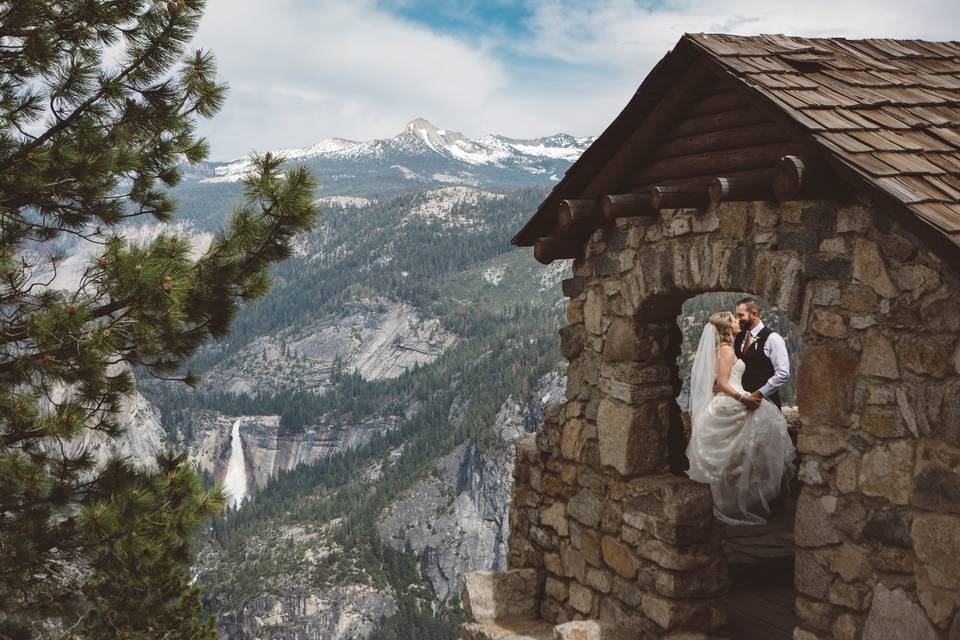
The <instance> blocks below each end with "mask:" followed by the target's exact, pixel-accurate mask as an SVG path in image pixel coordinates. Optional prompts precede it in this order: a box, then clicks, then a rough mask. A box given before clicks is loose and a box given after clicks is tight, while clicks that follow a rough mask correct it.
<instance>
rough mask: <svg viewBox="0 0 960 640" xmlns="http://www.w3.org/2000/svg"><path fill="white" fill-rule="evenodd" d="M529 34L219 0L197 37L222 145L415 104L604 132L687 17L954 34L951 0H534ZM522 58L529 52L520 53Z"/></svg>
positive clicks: (706, 21)
mask: <svg viewBox="0 0 960 640" xmlns="http://www.w3.org/2000/svg"><path fill="white" fill-rule="evenodd" d="M530 9H531V11H532V16H531V18H530V21H529V24H528V25H526V26H527V27H528V28H529V29H530V32H531V33H530V36H529V37H527V38H521V39H517V38H516V37H515V36H513V38H512V39H511V38H508V37H507V36H505V35H504V34H503V33H502V32H490V33H487V34H477V35H476V36H471V37H470V38H463V39H458V38H456V37H454V36H451V35H444V34H439V33H435V32H432V31H430V30H429V29H427V28H426V27H425V26H422V25H418V24H415V23H413V22H410V21H406V20H403V19H401V18H398V17H396V16H394V15H392V14H390V13H389V12H388V11H387V10H386V9H384V8H383V7H382V5H376V4H375V3H374V0H360V1H358V2H350V3H347V2H338V1H337V0H315V1H309V2H308V1H305V0H273V1H272V2H263V1H262V0H210V2H209V4H208V8H207V14H206V15H205V16H204V18H203V22H202V24H201V28H200V32H199V33H198V35H197V38H196V40H195V43H196V45H197V46H200V47H203V48H210V49H212V50H213V51H214V52H215V53H216V55H217V59H218V61H219V65H220V74H219V77H220V78H221V79H223V80H226V81H227V82H228V83H229V84H230V86H231V91H230V95H229V97H228V100H227V103H226V106H225V107H224V109H223V111H222V112H221V113H220V114H218V116H216V118H215V119H214V120H213V121H211V122H205V123H203V124H202V125H201V128H200V131H201V133H203V134H204V135H207V136H208V137H209V138H210V139H211V142H212V146H213V150H212V156H213V157H214V158H216V159H231V158H235V157H238V156H241V155H243V154H245V153H247V152H249V151H251V150H253V149H258V150H263V149H268V148H280V147H293V146H305V145H308V144H311V143H313V142H316V141H317V140H319V139H321V138H324V137H334V136H340V137H346V138H353V139H369V138H373V137H387V136H391V135H393V134H395V133H396V132H398V131H399V130H400V128H401V127H402V126H403V125H404V123H405V122H406V121H407V120H408V119H410V118H413V117H417V116H423V117H426V118H429V119H431V120H432V121H433V122H434V123H435V124H437V125H438V126H441V127H446V128H450V129H454V130H460V131H462V132H464V133H465V134H467V135H473V136H476V135H482V134H485V133H502V134H505V135H511V136H517V137H521V136H523V137H526V136H536V135H545V134H549V133H556V132H559V131H564V132H567V133H572V134H575V135H591V134H597V133H599V132H600V131H601V130H602V129H603V128H604V127H605V126H606V125H607V124H608V123H609V122H610V121H611V120H612V119H613V117H615V116H616V114H617V113H618V112H619V110H620V109H621V108H622V107H623V106H624V105H625V104H626V102H627V100H628V99H629V97H630V95H631V94H632V93H633V91H634V90H635V89H636V87H637V86H638V85H639V83H640V82H641V81H642V79H643V77H644V76H645V75H646V74H647V72H648V71H649V70H650V68H651V67H652V66H653V64H655V63H656V61H657V60H659V59H660V58H661V57H662V56H663V55H664V54H665V53H666V52H667V51H668V50H669V49H670V48H671V47H672V46H673V45H674V44H675V43H676V42H677V40H678V39H679V38H680V36H681V35H682V34H683V33H684V32H727V33H738V34H744V35H749V34H756V33H787V34H794V35H808V36H847V37H854V38H856V37H920V38H928V39H949V38H951V37H955V33H954V32H953V29H954V28H955V25H956V24H957V23H958V20H960V3H955V2H952V1H947V0H916V1H914V2H912V3H911V4H909V5H905V3H903V2H902V0H897V1H893V0H875V1H874V2H871V3H869V5H866V4H865V3H863V2H862V1H852V0H805V1H804V2H796V1H795V0H794V1H791V2H774V1H771V0H724V1H723V2H721V1H720V0H703V1H700V2H694V1H692V0H686V1H684V0H667V1H666V2H645V3H638V2H636V1H634V0H594V1H593V2H585V1H583V0H579V1H578V0H532V1H531V5H530ZM514 60H525V62H524V63H522V64H519V63H514V62H513V61H514Z"/></svg>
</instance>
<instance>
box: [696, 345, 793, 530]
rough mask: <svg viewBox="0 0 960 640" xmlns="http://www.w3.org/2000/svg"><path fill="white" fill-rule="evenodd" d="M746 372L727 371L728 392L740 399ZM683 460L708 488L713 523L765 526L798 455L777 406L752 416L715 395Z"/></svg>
mask: <svg viewBox="0 0 960 640" xmlns="http://www.w3.org/2000/svg"><path fill="white" fill-rule="evenodd" d="M745 369H746V364H745V363H744V361H743V360H737V361H736V362H735V363H734V365H733V367H732V369H731V370H730V378H729V383H730V386H732V387H733V388H734V389H735V390H736V391H738V392H740V393H746V392H745V391H744V390H743V385H742V380H743V372H744V370H745ZM687 458H688V459H689V461H690V470H689V471H688V475H689V476H690V478H691V479H693V480H696V481H698V482H704V483H708V484H710V488H711V490H712V492H713V504H714V513H715V515H716V517H717V519H719V520H721V521H722V522H726V523H728V524H735V525H753V524H763V523H765V522H766V518H767V517H768V516H769V515H770V504H771V502H772V501H773V500H774V499H775V498H776V497H777V495H778V494H779V493H780V488H781V483H782V481H783V479H784V477H785V476H788V475H789V474H792V473H793V472H794V460H795V459H796V450H795V449H794V446H793V442H792V441H791V440H790V435H789V434H788V433H787V423H786V421H785V420H784V419H783V414H781V413H780V410H779V409H778V408H777V406H776V405H775V404H773V403H772V402H769V401H767V400H764V401H763V402H762V403H760V407H759V408H757V409H755V410H753V411H751V410H749V409H747V408H746V407H745V406H744V405H743V404H741V403H740V402H739V401H738V400H737V399H735V398H731V397H730V396H728V395H726V394H723V393H719V394H716V395H715V396H713V398H712V399H711V400H710V403H709V405H707V408H706V411H703V412H702V413H701V414H700V415H699V416H697V417H695V418H694V419H693V420H692V425H691V436H690V443H689V444H688V446H687Z"/></svg>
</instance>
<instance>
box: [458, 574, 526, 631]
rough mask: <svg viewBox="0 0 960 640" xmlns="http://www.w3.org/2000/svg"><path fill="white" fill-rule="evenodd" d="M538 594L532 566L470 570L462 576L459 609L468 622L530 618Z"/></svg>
mask: <svg viewBox="0 0 960 640" xmlns="http://www.w3.org/2000/svg"><path fill="white" fill-rule="evenodd" d="M539 595H540V583H539V578H538V575H537V570H536V569H512V570H510V571H473V572H470V573H468V574H466V576H464V590H463V611H464V615H465V616H466V619H467V620H468V621H469V622H480V623H490V622H496V621H498V620H511V619H531V618H535V617H536V616H537V605H538V600H539Z"/></svg>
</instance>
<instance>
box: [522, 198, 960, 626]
mask: <svg viewBox="0 0 960 640" xmlns="http://www.w3.org/2000/svg"><path fill="white" fill-rule="evenodd" d="M957 265H958V261H956V260H954V262H951V263H948V262H946V261H945V260H944V259H942V258H938V257H937V256H936V255H934V254H933V253H931V252H930V251H928V250H926V249H925V248H924V247H923V244H922V243H921V242H920V241H919V240H918V239H917V238H916V237H915V236H913V235H912V234H911V233H910V232H909V231H908V230H906V229H904V228H902V227H900V226H899V225H898V223H896V222H892V221H891V220H890V219H889V216H888V215H886V214H884V213H882V212H880V211H877V210H875V209H873V208H872V207H870V206H867V205H861V204H854V205H845V206H839V205H835V204H833V203H828V202H806V203H796V202H795V203H787V204H784V205H772V204H764V203H729V204H723V205H721V206H720V207H719V208H717V209H715V210H712V211H708V212H697V211H690V210H676V211H663V212H661V216H660V217H659V219H658V220H657V221H656V223H654V224H645V225H642V224H639V223H637V222H634V221H632V220H620V221H619V222H618V224H617V226H616V228H613V229H606V230H600V231H597V232H596V233H595V234H594V235H593V236H592V237H591V239H590V241H589V243H588V245H587V253H586V257H585V259H583V260H580V261H577V262H576V263H575V264H574V277H573V278H572V279H570V280H567V281H566V282H565V283H564V292H565V294H566V295H567V296H568V297H569V298H570V303H569V307H568V310H567V318H568V321H569V324H568V325H567V326H566V327H564V328H563V329H562V330H561V331H560V337H561V344H562V350H563V353H564V356H565V357H566V358H567V359H568V360H569V362H570V366H569V370H568V383H567V389H566V398H567V399H566V401H565V402H564V403H562V404H561V405H558V406H553V407H551V408H550V410H549V411H547V414H546V416H545V418H544V423H543V426H542V427H541V429H540V431H539V432H538V433H537V434H535V435H534V436H530V437H528V438H527V439H525V440H523V441H521V443H520V444H519V445H518V457H517V465H516V468H515V475H514V478H515V485H514V494H513V503H512V507H511V513H510V522H511V537H510V555H509V562H510V566H511V568H514V569H520V568H536V569H538V570H539V573H540V577H541V581H542V583H541V593H542V596H541V598H540V606H539V611H540V617H541V618H542V619H543V620H545V621H547V622H550V623H561V622H564V621H567V620H576V619H600V620H605V621H618V622H620V623H621V624H628V625H632V626H631V628H634V629H637V630H638V631H639V632H640V633H639V635H642V636H643V637H664V636H666V635H669V633H671V632H674V631H682V630H704V631H708V630H711V629H716V628H717V627H719V626H720V625H721V624H722V623H723V620H724V612H723V609H722V607H721V606H719V604H718V599H717V598H718V596H720V595H721V594H722V593H723V592H724V590H725V588H726V586H727V576H726V568H725V561H724V558H723V555H722V551H721V548H720V541H719V536H720V533H719V530H718V528H715V527H714V525H713V520H712V514H711V497H710V491H709V488H708V487H707V486H705V485H699V484H696V483H694V482H692V481H689V480H686V479H683V478H681V477H679V476H677V475H675V474H672V473H670V461H671V459H673V460H674V461H676V454H677V452H678V451H681V450H682V443H680V442H678V441H677V436H676V434H677V433H679V432H680V429H681V427H680V415H679V409H678V407H677V405H676V403H675V401H674V397H675V396H676V394H677V392H678V391H679V388H680V381H679V379H678V374H677V368H676V358H677V355H678V354H679V351H680V340H681V335H680V331H679V329H678V328H677V325H676V317H677V314H678V313H679V311H680V306H681V304H682V303H683V301H684V300H685V299H687V298H689V297H691V296H694V295H697V294H700V293H703V292H707V291H752V292H754V293H756V294H757V295H760V296H762V297H763V298H765V299H766V300H768V301H769V302H770V303H771V304H773V305H776V306H778V307H780V308H781V309H784V310H785V311H787V312H788V313H789V315H790V317H791V318H792V319H793V320H794V321H795V322H796V323H797V324H798V325H799V326H800V328H801V330H802V332H803V338H804V342H805V344H806V353H805V356H804V359H803V362H802V363H801V367H800V373H799V381H798V382H799V398H798V404H799V410H800V415H801V421H802V426H801V429H800V435H799V449H800V454H801V458H802V460H803V463H802V466H801V469H800V476H801V480H802V482H803V488H802V491H801V495H800V498H799V502H798V508H797V524H796V532H795V536H796V543H797V545H798V551H797V558H796V578H795V580H796V589H797V603H796V604H797V611H798V614H799V617H800V627H799V628H798V629H797V631H796V632H795V635H794V638H795V639H796V640H815V639H818V638H838V639H846V638H850V639H855V638H863V639H877V638H940V639H944V638H949V639H950V640H957V639H958V638H960V614H958V612H957V610H958V603H960V345H958V336H960V269H958V266H957ZM671 451H672V452H673V458H671V455H670V454H671ZM674 466H676V464H674Z"/></svg>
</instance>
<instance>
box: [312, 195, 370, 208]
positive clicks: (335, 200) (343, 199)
mask: <svg viewBox="0 0 960 640" xmlns="http://www.w3.org/2000/svg"><path fill="white" fill-rule="evenodd" d="M371 202H372V201H371V200H369V199H368V198H360V197H358V196H326V197H324V198H318V199H317V200H314V204H319V205H320V206H323V205H325V204H326V205H330V206H333V207H344V208H346V207H354V208H357V209H361V208H363V207H369V206H370V203H371Z"/></svg>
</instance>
